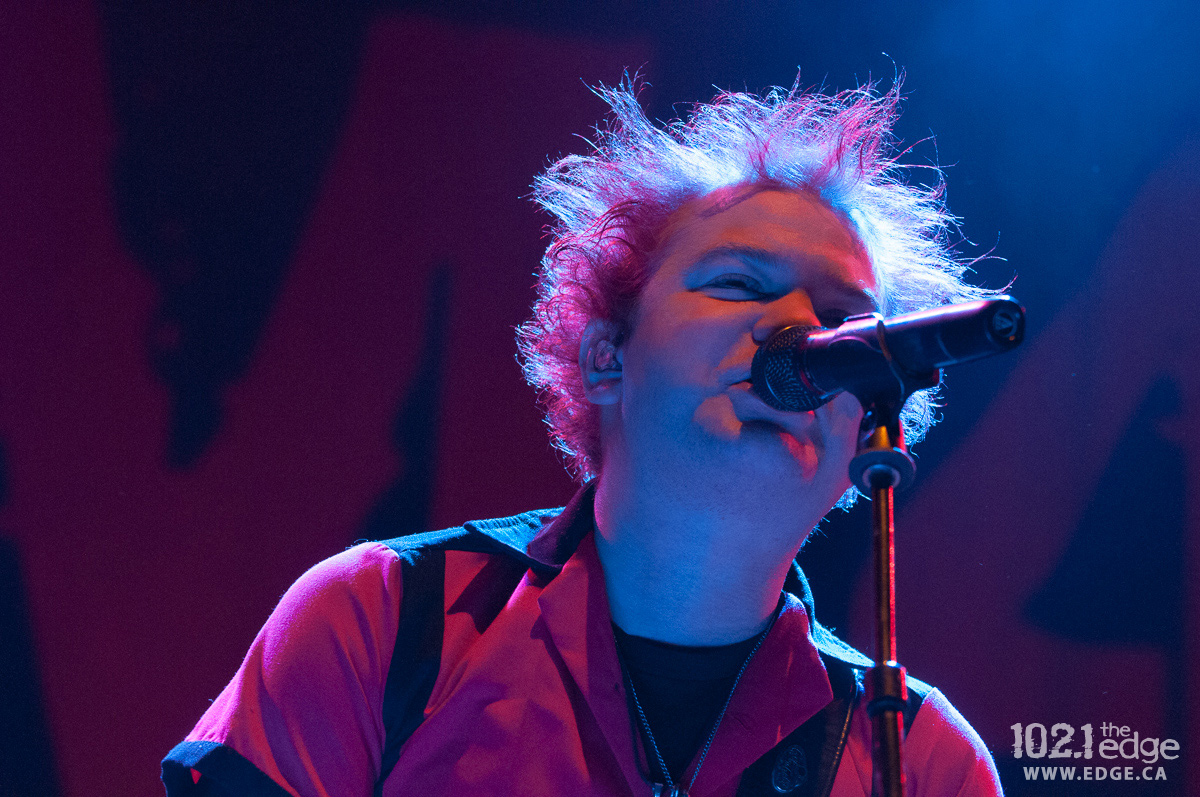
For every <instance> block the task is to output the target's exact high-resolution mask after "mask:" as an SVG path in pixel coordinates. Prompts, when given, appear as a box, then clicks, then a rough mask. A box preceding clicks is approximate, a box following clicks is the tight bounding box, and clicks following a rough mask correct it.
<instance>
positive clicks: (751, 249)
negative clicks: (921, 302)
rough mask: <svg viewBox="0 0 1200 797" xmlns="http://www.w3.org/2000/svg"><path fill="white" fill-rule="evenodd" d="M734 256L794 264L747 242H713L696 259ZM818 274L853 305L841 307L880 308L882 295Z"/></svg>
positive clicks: (770, 265)
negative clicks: (714, 244) (717, 244)
mask: <svg viewBox="0 0 1200 797" xmlns="http://www.w3.org/2000/svg"><path fill="white" fill-rule="evenodd" d="M723 256H724V257H733V258H736V259H738V260H741V261H743V262H745V263H747V264H748V265H753V266H758V267H759V268H767V269H788V270H789V271H790V270H791V269H793V268H794V266H795V264H794V262H793V261H792V260H791V258H787V257H784V256H783V255H780V254H778V253H777V252H772V251H770V250H769V249H763V248H761V247H757V246H751V245H749V244H721V245H719V246H714V247H713V248H712V249H709V250H708V251H707V252H705V253H704V254H702V255H701V256H700V257H699V258H698V259H697V260H696V263H697V264H701V263H704V262H706V261H709V260H713V259H716V258H718V257H723ZM816 276H817V278H818V279H819V281H820V282H821V283H822V287H824V288H825V289H826V290H828V291H830V292H831V293H835V294H837V295H839V296H841V297H842V298H844V299H846V300H848V301H849V302H850V303H851V304H853V305H855V306H854V307H847V308H844V309H846V310H854V311H856V312H858V311H860V310H864V308H866V307H870V308H871V311H874V312H882V307H883V302H882V300H881V297H879V296H876V295H875V294H874V293H873V292H871V291H869V290H867V289H866V288H862V287H860V286H858V285H857V284H852V283H844V282H839V281H838V280H832V279H828V278H827V276H826V275H824V274H822V273H819V272H818V273H817V275H816Z"/></svg>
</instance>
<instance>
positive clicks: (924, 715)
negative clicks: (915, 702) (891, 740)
mask: <svg viewBox="0 0 1200 797" xmlns="http://www.w3.org/2000/svg"><path fill="white" fill-rule="evenodd" d="M904 757H905V760H906V761H907V762H908V766H909V774H910V776H911V777H912V778H913V786H914V793H916V794H925V795H957V796H958V797H998V796H999V795H1001V794H1003V791H1002V789H1001V787H1000V776H999V775H998V774H997V772H996V763H995V761H993V760H992V754H991V753H990V752H989V751H988V749H987V746H986V745H985V744H984V743H983V739H981V738H980V737H979V734H978V733H976V732H975V729H974V728H972V727H971V726H970V725H969V724H968V723H967V721H966V720H965V719H964V718H963V715H962V714H959V713H958V710H957V709H955V708H954V706H952V705H950V701H949V700H947V699H946V697H945V695H943V694H942V693H941V692H939V691H938V690H937V689H933V690H931V691H930V692H929V694H927V695H926V696H925V700H924V701H922V703H921V708H920V710H919V711H917V716H916V718H915V719H914V720H913V724H912V728H910V729H909V733H908V737H907V738H906V739H905V748H904Z"/></svg>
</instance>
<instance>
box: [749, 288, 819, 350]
mask: <svg viewBox="0 0 1200 797" xmlns="http://www.w3.org/2000/svg"><path fill="white" fill-rule="evenodd" d="M762 308H763V312H762V315H760V316H759V317H758V320H756V321H755V322H754V342H755V343H759V344H761V343H763V342H765V341H766V339H767V338H769V337H771V335H772V334H773V333H774V332H776V331H777V330H780V329H783V328H784V327H790V326H793V325H796V324H799V325H800V326H806V327H808V326H818V327H819V326H820V325H821V322H820V321H818V320H817V313H816V310H814V309H813V304H812V300H811V299H810V298H809V297H808V294H807V293H805V292H804V291H792V292H791V293H788V294H785V295H783V296H780V297H778V298H777V299H774V300H772V301H770V302H767V303H765V304H764V305H762Z"/></svg>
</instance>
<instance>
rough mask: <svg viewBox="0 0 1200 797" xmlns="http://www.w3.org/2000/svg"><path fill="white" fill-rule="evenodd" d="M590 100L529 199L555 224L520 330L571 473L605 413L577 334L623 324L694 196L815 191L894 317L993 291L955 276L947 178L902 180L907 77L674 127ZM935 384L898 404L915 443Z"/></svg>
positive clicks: (742, 97) (780, 92) (710, 115)
mask: <svg viewBox="0 0 1200 797" xmlns="http://www.w3.org/2000/svg"><path fill="white" fill-rule="evenodd" d="M597 93H598V94H599V95H600V96H601V97H602V98H603V99H605V100H606V101H607V102H608V104H609V105H610V106H611V107H612V112H613V113H612V119H611V123H610V125H609V126H608V127H607V128H606V129H603V130H599V131H597V140H596V141H595V143H594V145H593V148H592V149H593V151H592V153H591V154H589V155H568V156H566V157H565V158H562V159H561V160H559V161H558V162H556V163H553V164H551V165H550V166H549V167H548V168H547V169H546V171H545V173H543V174H541V175H539V176H538V177H537V180H536V182H535V183H534V199H535V200H536V201H537V203H538V204H539V205H541V207H542V208H544V209H545V210H547V211H549V212H550V213H551V214H552V215H553V216H555V218H556V220H557V223H556V224H555V225H554V227H553V229H552V236H553V237H552V240H551V242H550V246H549V248H548V249H547V250H546V254H545V257H544V258H543V259H542V266H541V271H540V274H539V279H538V286H537V287H538V298H537V300H536V302H535V303H534V306H533V317H532V318H530V319H529V320H528V321H526V322H525V323H524V324H523V325H521V327H520V328H519V329H518V334H517V338H518V345H519V347H520V351H521V355H522V365H523V368H524V370H525V376H526V378H527V379H528V380H529V382H530V384H532V385H534V386H535V387H537V388H538V389H539V390H540V391H541V400H542V403H543V405H544V408H545V412H546V422H547V424H548V425H549V426H550V431H551V434H552V436H553V439H554V443H555V445H556V446H557V447H558V448H559V449H561V450H562V451H563V452H564V453H566V454H567V455H568V457H570V458H571V465H572V467H571V470H572V472H573V475H575V477H576V478H577V479H579V480H581V481H584V480H587V479H589V478H592V477H593V476H595V475H596V474H597V473H598V470H599V465H600V439H599V415H598V411H597V408H596V407H595V406H594V405H592V404H590V403H589V402H588V401H587V399H586V398H585V397H584V394H583V383H582V379H581V377H580V373H579V345H580V338H581V336H582V334H583V330H584V327H585V326H587V324H588V322H589V321H590V320H592V319H605V320H608V321H612V322H615V323H616V325H617V328H618V329H619V330H622V332H621V337H623V336H624V335H625V334H626V333H628V331H629V325H630V321H631V319H632V318H633V315H634V310H635V307H636V305H637V301H638V296H639V295H640V293H641V289H642V286H643V285H644V283H645V281H646V279H647V278H648V276H649V273H648V271H649V268H648V267H649V261H650V257H651V255H652V253H653V252H654V251H655V249H656V247H657V245H658V244H659V243H660V242H659V240H658V239H659V236H660V234H661V232H662V230H663V228H664V226H665V223H666V221H667V218H668V217H669V216H670V215H671V214H672V213H673V212H674V211H675V210H676V209H678V208H679V207H680V206H681V205H683V204H684V203H685V202H687V201H689V200H691V199H696V198H699V197H703V196H706V195H707V194H709V193H711V192H712V191H715V190H717V189H719V188H725V187H728V186H742V185H745V186H754V185H769V186H774V187H783V188H789V189H797V190H809V191H815V192H817V193H818V194H819V195H820V196H821V197H822V198H823V199H824V200H825V201H826V202H828V203H829V205H830V206H831V207H833V208H834V209H836V210H838V211H840V212H841V213H842V214H844V216H845V217H846V218H847V219H849V221H850V223H851V224H852V226H853V228H854V229H855V231H856V232H857V233H858V236H859V238H860V239H861V241H862V243H863V245H864V247H865V248H866V251H867V253H868V255H869V256H870V258H871V262H872V263H873V265H874V268H875V272H876V280H877V283H878V286H879V288H880V290H881V296H882V301H883V305H884V306H883V309H882V310H883V313H884V314H885V315H896V314H899V313H906V312H909V311H913V310H919V309H924V308H928V307H933V306H936V305H939V304H946V303H952V302H960V301H970V300H973V299H976V298H979V297H981V296H984V295H989V294H990V293H991V292H990V291H985V290H983V289H980V288H976V287H974V286H971V285H968V284H966V283H965V282H963V280H962V276H963V274H964V272H965V271H966V270H967V267H968V263H966V262H963V261H962V260H960V259H959V258H958V257H957V256H956V255H955V253H954V252H953V251H952V249H951V237H952V234H953V233H954V232H955V231H956V226H955V224H956V220H955V218H954V217H953V216H951V215H950V214H949V213H948V212H947V210H946V208H945V204H944V202H943V200H942V194H943V185H942V181H941V173H940V172H939V171H938V170H936V169H931V170H930V172H929V173H930V174H932V175H933V177H934V178H935V180H934V185H933V186H932V187H927V186H923V185H910V184H907V183H905V182H904V181H903V180H902V179H901V178H902V176H903V173H904V172H905V171H906V170H907V168H908V167H906V166H904V165H902V164H900V163H899V161H898V157H899V156H898V155H897V154H896V146H895V141H894V139H893V136H892V133H891V128H892V125H893V123H894V122H895V120H896V117H897V114H898V106H899V101H900V94H899V88H898V86H897V87H894V88H893V89H892V90H891V91H889V92H887V93H883V94H881V93H878V92H876V91H875V90H874V86H873V85H868V86H865V87H862V88H859V89H855V90H852V91H844V92H841V93H838V94H836V95H827V94H822V93H819V92H813V91H807V92H806V91H803V90H801V89H799V88H797V87H796V86H793V88H792V89H790V90H787V89H782V88H778V87H777V88H774V89H772V90H771V91H769V92H768V93H767V94H766V95H765V96H762V97H759V96H755V95H752V94H745V93H722V94H720V95H719V96H717V97H716V99H714V100H713V101H712V102H711V103H707V104H699V105H696V106H695V107H694V108H693V109H692V113H691V115H690V117H689V118H688V119H686V120H682V121H680V120H677V121H675V122H672V123H671V124H669V125H667V126H666V128H665V129H660V128H658V127H656V126H655V125H654V124H653V123H651V122H650V121H649V120H648V119H647V118H646V115H645V113H644V112H643V111H642V108H641V106H640V105H639V103H638V101H637V98H636V96H635V95H634V93H633V91H632V89H631V87H630V86H629V85H628V84H624V85H622V86H620V87H617V88H600V89H598V90H597ZM616 342H617V343H618V344H619V343H620V339H618V341H616ZM935 392H936V391H925V392H922V393H917V394H915V395H913V396H912V397H911V398H910V399H909V400H908V403H907V404H906V405H905V408H904V412H903V415H902V418H903V422H904V427H905V433H906V435H907V437H908V440H909V442H915V441H917V440H919V439H920V438H921V437H922V436H924V434H925V432H926V430H927V429H928V428H929V427H930V426H931V425H932V424H933V422H934V420H935V418H934V408H935V404H934V401H933V399H934V395H933V394H934V393H935ZM841 503H842V504H846V503H849V500H848V499H843V501H842V502H841Z"/></svg>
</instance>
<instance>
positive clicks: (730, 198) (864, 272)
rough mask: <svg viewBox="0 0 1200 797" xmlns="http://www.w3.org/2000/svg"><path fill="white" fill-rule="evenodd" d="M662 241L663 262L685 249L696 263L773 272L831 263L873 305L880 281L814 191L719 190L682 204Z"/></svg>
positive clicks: (847, 224)
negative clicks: (715, 261)
mask: <svg viewBox="0 0 1200 797" xmlns="http://www.w3.org/2000/svg"><path fill="white" fill-rule="evenodd" d="M661 240H662V241H663V246H662V248H661V250H660V254H661V256H662V257H664V258H665V257H669V256H670V255H671V254H672V253H673V252H677V250H678V249H679V248H680V247H681V246H683V247H686V249H688V250H690V251H688V254H689V255H690V256H692V257H694V258H702V257H703V258H708V257H713V256H721V255H727V256H732V257H737V258H739V259H742V260H745V261H747V262H750V261H754V262H757V263H759V264H761V265H764V266H767V267H773V268H774V267H781V266H782V267H787V268H792V269H805V268H806V267H808V266H810V265H811V264H812V263H814V262H815V263H816V264H817V265H826V264H828V263H832V264H834V265H835V266H836V269H835V270H839V271H841V272H843V273H844V275H845V276H846V277H847V281H848V282H849V283H852V284H854V285H855V286H857V287H858V288H860V289H861V290H862V291H865V292H867V293H869V294H870V295H871V298H872V300H873V301H874V302H875V304H876V305H879V301H878V300H879V296H878V293H877V289H876V286H877V282H878V280H877V277H876V274H875V271H874V268H873V265H872V263H871V259H870V256H869V255H868V253H867V250H866V247H865V246H864V245H863V243H862V240H861V239H860V237H859V235H858V231H857V229H856V227H855V225H854V223H853V222H852V221H851V219H850V218H849V217H848V216H847V215H846V214H845V213H842V212H840V211H838V210H837V209H835V208H833V207H831V206H830V205H829V203H828V202H826V201H825V200H824V199H822V198H821V197H820V196H818V195H817V193H816V192H815V191H809V190H798V189H790V188H783V187H779V186H774V185H761V184H756V185H750V186H746V185H741V186H729V187H726V188H721V189H718V190H716V191H713V192H711V193H709V194H706V195H705V196H703V197H698V198H696V199H693V200H690V201H688V202H686V203H684V204H683V205H681V206H680V207H679V208H678V209H677V210H676V211H675V213H673V214H672V215H671V217H670V218H669V220H668V222H667V225H666V227H665V229H664V231H663V236H662V239H661ZM820 270H826V269H820Z"/></svg>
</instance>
